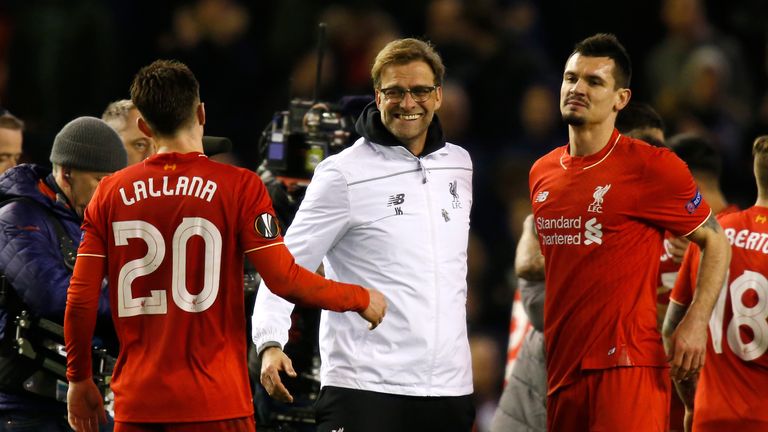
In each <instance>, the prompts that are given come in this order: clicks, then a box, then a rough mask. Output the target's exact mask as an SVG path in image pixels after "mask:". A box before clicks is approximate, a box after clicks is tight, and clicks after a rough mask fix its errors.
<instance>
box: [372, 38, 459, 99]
mask: <svg viewBox="0 0 768 432" xmlns="http://www.w3.org/2000/svg"><path fill="white" fill-rule="evenodd" d="M413 61H423V62H425V63H426V64H428V65H429V67H430V68H431V69H432V72H433V73H434V74H435V82H434V84H435V85H442V84H443V79H444V78H445V66H444V65H443V60H442V59H441V58H440V54H438V53H437V51H435V48H434V47H433V46H432V44H430V43H429V42H425V41H422V40H419V39H414V38H406V39H396V40H393V41H392V42H390V43H388V44H387V45H386V46H385V47H384V48H383V49H382V50H381V51H379V54H378V55H377V56H376V60H375V61H374V62H373V68H371V79H372V80H373V88H375V89H380V87H381V71H382V69H383V68H384V67H385V66H389V65H392V64H396V65H403V64H407V63H410V62H413Z"/></svg>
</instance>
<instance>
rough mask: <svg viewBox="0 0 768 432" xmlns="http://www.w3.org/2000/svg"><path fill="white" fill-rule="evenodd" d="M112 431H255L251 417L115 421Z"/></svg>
mask: <svg viewBox="0 0 768 432" xmlns="http://www.w3.org/2000/svg"><path fill="white" fill-rule="evenodd" d="M114 432H256V422H255V421H254V420H253V417H242V418H238V419H230V420H217V421H209V422H193V423H125V422H115V430H114Z"/></svg>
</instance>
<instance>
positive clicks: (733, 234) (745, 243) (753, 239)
mask: <svg viewBox="0 0 768 432" xmlns="http://www.w3.org/2000/svg"><path fill="white" fill-rule="evenodd" d="M725 236H726V237H728V241H729V242H730V243H731V244H732V245H733V246H736V247H738V248H742V249H747V250H753V251H758V252H762V253H764V254H768V241H766V240H768V233H764V232H754V231H750V230H746V229H743V230H739V231H736V230H735V229H733V228H726V229H725Z"/></svg>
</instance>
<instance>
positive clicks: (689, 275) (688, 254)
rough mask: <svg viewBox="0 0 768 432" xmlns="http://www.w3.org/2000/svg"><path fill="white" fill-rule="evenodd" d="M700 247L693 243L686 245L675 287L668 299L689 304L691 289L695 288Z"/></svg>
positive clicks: (691, 296) (691, 299)
mask: <svg viewBox="0 0 768 432" xmlns="http://www.w3.org/2000/svg"><path fill="white" fill-rule="evenodd" d="M700 256H701V249H699V247H698V246H697V245H695V244H693V243H691V244H690V245H689V246H688V249H687V250H686V251H685V256H684V257H683V262H682V263H681V264H680V271H679V272H678V273H677V279H676V280H675V287H674V288H672V293H671V294H670V295H669V299H670V300H671V301H673V302H675V303H677V304H680V305H683V306H689V305H690V304H691V302H692V301H693V291H694V290H695V289H696V278H697V277H698V274H699V259H700Z"/></svg>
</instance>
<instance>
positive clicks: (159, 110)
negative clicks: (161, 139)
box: [131, 60, 200, 136]
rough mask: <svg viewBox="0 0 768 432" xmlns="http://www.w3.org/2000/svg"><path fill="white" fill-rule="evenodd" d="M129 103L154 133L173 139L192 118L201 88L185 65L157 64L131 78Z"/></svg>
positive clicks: (156, 62)
mask: <svg viewBox="0 0 768 432" xmlns="http://www.w3.org/2000/svg"><path fill="white" fill-rule="evenodd" d="M131 100H132V101H133V103H134V104H135V105H136V108H138V110H139V112H140V113H141V116H142V117H143V118H144V120H145V121H146V122H147V123H148V124H149V127H150V128H152V131H153V132H155V133H156V134H157V135H160V136H173V135H175V134H176V132H178V130H179V129H180V128H181V127H182V126H185V125H186V124H188V123H190V122H191V121H192V119H193V118H194V116H195V110H196V109H197V106H198V104H199V103H200V85H199V84H198V82H197V78H195V75H194V74H193V73H192V71H191V70H189V68H188V67H187V66H186V65H185V64H184V63H181V62H178V61H175V60H156V61H154V62H153V63H152V64H150V65H148V66H144V67H143V68H141V70H139V72H138V73H137V74H136V76H135V77H134V78H133V83H132V84H131Z"/></svg>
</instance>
